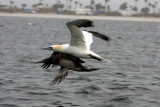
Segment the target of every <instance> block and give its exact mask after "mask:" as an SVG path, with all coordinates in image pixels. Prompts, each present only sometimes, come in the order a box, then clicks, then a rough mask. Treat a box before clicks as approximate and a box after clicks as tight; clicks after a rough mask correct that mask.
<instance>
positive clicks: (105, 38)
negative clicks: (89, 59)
mask: <svg viewBox="0 0 160 107" xmlns="http://www.w3.org/2000/svg"><path fill="white" fill-rule="evenodd" d="M88 32H89V33H92V34H93V36H96V37H99V38H101V39H103V40H105V41H111V38H110V37H108V36H106V35H104V34H101V33H99V32H95V31H88Z"/></svg>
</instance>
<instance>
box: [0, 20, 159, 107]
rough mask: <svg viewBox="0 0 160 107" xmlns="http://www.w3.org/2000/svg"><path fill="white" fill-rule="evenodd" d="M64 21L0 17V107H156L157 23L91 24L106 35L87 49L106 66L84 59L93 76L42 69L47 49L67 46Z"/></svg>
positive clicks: (55, 69) (157, 82) (103, 22)
mask: <svg viewBox="0 0 160 107" xmlns="http://www.w3.org/2000/svg"><path fill="white" fill-rule="evenodd" d="M67 21H70V20H69V19H51V18H18V17H0V107H72V106H73V107H160V23H157V22H136V21H132V22H129V21H101V20H93V21H94V24H95V27H93V28H86V29H87V30H95V31H98V32H101V33H103V34H106V35H108V36H109V37H110V38H111V39H112V40H111V42H110V43H106V42H105V41H102V40H100V39H99V38H94V44H93V45H92V50H93V51H94V52H96V53H97V54H99V55H101V56H102V57H104V58H106V59H109V60H111V61H112V63H108V62H99V61H96V60H92V59H85V61H86V63H85V64H84V65H86V66H89V67H98V68H100V70H97V71H94V72H85V73H83V72H76V71H70V72H69V75H68V76H67V78H66V79H65V80H64V81H63V82H62V83H60V84H59V85H54V86H50V85H49V83H50V82H51V81H52V80H53V78H54V77H55V76H56V75H57V73H58V69H59V67H55V68H51V67H50V68H49V69H46V70H45V69H42V68H41V67H40V66H41V64H35V63H34V62H36V61H39V60H41V59H43V58H46V57H48V56H50V55H51V54H52V51H48V50H44V48H47V47H48V46H50V45H52V44H59V43H69V42H70V32H69V30H68V29H67V27H66V25H65V23H66V22H67Z"/></svg>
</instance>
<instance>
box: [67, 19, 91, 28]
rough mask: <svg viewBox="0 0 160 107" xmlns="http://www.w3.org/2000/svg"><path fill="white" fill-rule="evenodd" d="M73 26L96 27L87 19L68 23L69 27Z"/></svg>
mask: <svg viewBox="0 0 160 107" xmlns="http://www.w3.org/2000/svg"><path fill="white" fill-rule="evenodd" d="M69 24H73V25H75V26H77V27H94V25H93V22H92V21H91V20H87V19H77V20H73V21H71V22H67V25H69Z"/></svg>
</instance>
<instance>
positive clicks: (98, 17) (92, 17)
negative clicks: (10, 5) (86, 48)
mask: <svg viewBox="0 0 160 107" xmlns="http://www.w3.org/2000/svg"><path fill="white" fill-rule="evenodd" d="M0 16H8V17H39V18H61V19H91V20H120V21H149V22H160V18H154V17H147V18H146V17H122V16H78V15H57V14H22V13H12V14H10V13H0Z"/></svg>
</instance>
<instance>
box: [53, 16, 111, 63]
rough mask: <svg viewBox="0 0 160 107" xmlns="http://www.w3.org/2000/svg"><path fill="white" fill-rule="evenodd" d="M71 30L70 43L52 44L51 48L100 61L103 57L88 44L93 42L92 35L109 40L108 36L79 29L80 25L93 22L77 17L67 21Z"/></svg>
mask: <svg viewBox="0 0 160 107" xmlns="http://www.w3.org/2000/svg"><path fill="white" fill-rule="evenodd" d="M66 25H67V26H68V28H69V30H70V32H71V42H70V44H61V45H52V46H50V48H52V49H53V50H54V51H56V52H61V53H67V54H70V55H73V56H75V57H79V58H94V59H96V60H99V61H102V60H104V58H103V57H101V56H99V55H98V54H96V53H94V52H93V51H91V50H90V45H91V44H92V43H93V38H92V36H97V37H99V38H101V39H104V40H106V41H109V40H110V38H109V37H107V36H105V35H103V34H100V33H98V32H94V31H85V30H81V29H80V27H92V26H93V22H92V21H90V20H85V19H78V20H73V21H70V22H67V23H66Z"/></svg>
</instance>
